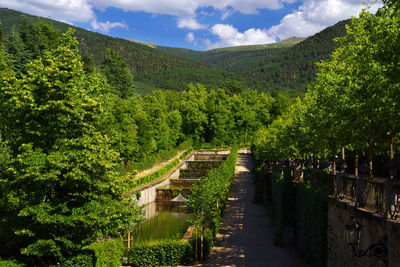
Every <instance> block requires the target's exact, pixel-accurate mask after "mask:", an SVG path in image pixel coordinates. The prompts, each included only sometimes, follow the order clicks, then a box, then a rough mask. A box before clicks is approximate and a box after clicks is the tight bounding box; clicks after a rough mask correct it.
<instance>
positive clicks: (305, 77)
mask: <svg viewBox="0 0 400 267" xmlns="http://www.w3.org/2000/svg"><path fill="white" fill-rule="evenodd" d="M24 20H25V21H26V20H28V21H31V22H35V23H45V24H48V25H51V26H52V27H53V28H55V29H58V30H59V31H60V32H65V31H66V30H67V29H68V27H71V28H74V29H75V36H76V37H77V39H78V41H79V43H80V51H81V54H83V55H84V56H85V57H86V58H91V60H93V62H94V63H95V64H96V65H98V66H99V65H101V63H102V61H103V60H104V57H105V52H106V49H107V48H112V49H114V50H117V51H118V52H119V53H120V54H121V56H122V58H123V59H124V60H125V61H126V63H127V65H128V68H129V70H130V72H131V73H132V75H133V79H134V86H135V88H136V92H138V93H144V92H149V91H152V90H154V89H167V90H183V89H185V88H186V87H187V85H188V84H189V83H201V84H203V85H204V86H206V87H207V88H210V89H212V88H217V87H219V86H221V84H223V83H224V82H225V81H226V80H238V81H240V82H241V83H242V85H243V86H245V87H250V88H253V89H257V90H260V91H266V92H270V93H273V94H275V93H277V92H284V93H286V94H289V95H292V96H295V95H299V94H300V95H301V94H302V93H304V91H305V89H306V84H307V83H308V82H309V81H311V80H312V79H313V76H314V73H315V71H316V67H315V62H317V61H320V60H321V59H325V58H327V57H328V55H329V53H330V52H331V51H332V50H333V49H334V47H335V43H334V41H333V39H334V38H335V37H338V36H341V35H343V34H344V33H345V27H344V25H345V24H346V23H348V21H342V22H340V23H338V24H336V25H334V26H332V27H329V28H327V29H325V30H323V31H322V32H320V33H317V34H316V35H314V36H311V37H309V38H306V39H305V38H290V39H288V40H284V41H282V42H278V43H274V44H268V45H255V46H237V47H228V48H221V49H213V50H208V51H194V50H190V49H182V48H172V47H164V46H158V45H156V44H150V43H145V42H141V41H132V40H127V39H120V38H114V37H110V36H106V35H103V34H99V33H95V32H91V31H88V30H85V29H82V28H78V27H74V26H71V25H68V24H65V23H61V22H58V21H54V20H51V19H47V18H40V17H36V16H31V15H27V14H24V13H21V12H17V11H13V10H10V9H5V8H0V21H1V23H2V27H3V31H4V34H5V35H7V34H9V33H10V31H11V29H12V26H13V25H17V26H14V27H20V25H22V23H23V22H24Z"/></svg>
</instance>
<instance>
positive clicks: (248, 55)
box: [155, 37, 305, 73]
mask: <svg viewBox="0 0 400 267" xmlns="http://www.w3.org/2000/svg"><path fill="white" fill-rule="evenodd" d="M303 40H305V38H296V37H293V38H289V39H287V40H284V41H281V42H277V43H272V44H264V45H245V46H232V47H224V48H218V49H212V50H206V51H194V50H190V49H183V48H175V47H166V46H156V47H155V48H156V49H158V50H160V51H164V52H167V53H170V54H173V55H176V56H179V57H183V58H187V59H191V60H194V61H198V62H201V63H205V64H208V65H211V66H214V67H218V68H221V69H222V70H225V71H229V72H235V73H239V72H241V71H244V70H247V69H248V68H250V67H251V66H252V65H254V64H255V63H258V62H259V61H260V60H263V59H264V58H267V57H270V56H273V55H277V54H279V53H280V52H281V51H282V50H283V49H285V48H289V47H292V46H294V45H295V44H298V43H300V42H301V41H303Z"/></svg>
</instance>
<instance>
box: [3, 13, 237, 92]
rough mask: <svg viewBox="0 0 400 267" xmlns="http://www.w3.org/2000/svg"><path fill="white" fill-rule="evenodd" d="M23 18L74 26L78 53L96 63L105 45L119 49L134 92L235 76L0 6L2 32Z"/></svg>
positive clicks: (212, 84) (218, 81)
mask: <svg viewBox="0 0 400 267" xmlns="http://www.w3.org/2000/svg"><path fill="white" fill-rule="evenodd" d="M26 20H29V21H32V22H39V23H45V24H48V25H51V26H52V27H53V28H55V29H57V30H59V31H61V32H65V31H66V30H67V29H68V27H71V28H73V29H75V34H74V36H76V38H77V40H78V41H79V49H80V51H81V54H83V55H85V54H87V55H90V57H91V58H92V59H93V61H94V63H95V64H96V65H100V64H101V62H102V61H103V59H104V57H105V54H106V48H112V49H116V50H118V51H119V53H120V54H121V55H122V57H123V58H124V59H125V61H126V63H127V64H128V67H129V69H130V71H131V72H132V74H133V78H134V81H135V85H136V87H138V88H136V91H139V92H140V91H143V90H154V88H159V89H170V90H184V89H185V88H186V87H187V85H188V84H189V83H191V82H194V83H196V82H200V83H202V84H204V85H206V86H207V87H210V88H217V87H218V86H219V85H220V84H221V83H223V82H224V81H225V80H226V79H232V78H234V76H233V75H232V74H230V73H227V72H224V71H220V70H219V69H216V68H210V67H209V66H207V65H204V64H199V63H196V62H194V61H190V60H187V59H183V58H179V57H176V56H173V55H170V54H166V53H163V52H161V51H158V50H156V49H153V48H151V47H149V46H147V45H144V44H140V43H137V42H132V41H129V40H126V39H119V38H113V37H110V36H106V35H103V34H99V33H95V32H91V31H87V30H84V29H82V28H78V27H74V26H71V25H68V24H65V23H61V22H58V21H54V20H51V19H47V18H40V17H36V16H31V15H28V14H24V13H21V12H17V11H13V10H10V9H6V8H0V22H1V23H2V25H3V31H4V35H8V34H10V32H12V31H14V30H15V29H17V28H18V27H20V25H22V24H23V23H24V21H26ZM13 25H15V26H13ZM150 88H151V89H150Z"/></svg>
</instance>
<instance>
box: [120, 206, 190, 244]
mask: <svg viewBox="0 0 400 267" xmlns="http://www.w3.org/2000/svg"><path fill="white" fill-rule="evenodd" d="M144 209H145V212H146V221H144V222H143V223H142V224H140V225H139V226H137V227H136V228H135V229H134V231H132V232H131V233H130V234H129V241H130V243H131V244H134V243H139V242H147V241H154V240H160V239H171V238H172V239H175V238H176V239H181V238H182V236H183V235H184V234H185V232H186V230H187V228H188V227H189V225H190V224H189V223H188V222H187V220H188V219H189V218H190V215H189V214H186V213H185V211H186V207H172V206H171V204H170V202H169V201H168V202H153V203H150V204H148V205H146V206H145V207H144ZM124 241H125V242H124V243H125V244H126V245H127V243H128V237H127V235H126V236H125V237H124Z"/></svg>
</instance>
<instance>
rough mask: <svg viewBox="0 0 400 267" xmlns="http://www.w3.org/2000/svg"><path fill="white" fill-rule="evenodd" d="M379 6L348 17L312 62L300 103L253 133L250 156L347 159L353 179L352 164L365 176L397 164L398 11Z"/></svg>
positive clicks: (382, 172) (385, 171)
mask: <svg viewBox="0 0 400 267" xmlns="http://www.w3.org/2000/svg"><path fill="white" fill-rule="evenodd" d="M385 4H386V5H385V6H384V7H383V8H381V9H380V10H379V11H378V12H377V13H376V14H375V15H373V14H371V13H369V12H367V11H363V12H361V13H360V15H359V18H353V19H352V20H351V27H350V26H348V27H347V28H346V35H344V36H343V37H341V38H339V39H338V47H337V48H336V49H335V50H334V52H333V53H332V54H331V56H330V58H329V59H328V60H325V61H322V62H321V63H319V64H318V73H317V76H316V79H315V80H314V81H313V82H312V83H311V84H310V85H309V87H308V91H307V93H306V95H305V97H304V99H303V100H300V99H298V100H297V102H296V104H294V105H293V106H291V107H290V108H289V109H288V110H287V111H286V112H284V114H283V115H282V116H280V117H278V118H277V119H276V120H275V121H274V122H273V123H272V124H270V125H269V126H268V127H267V128H264V129H260V130H259V132H258V133H257V134H256V136H257V140H256V141H255V142H254V151H255V155H256V157H258V158H260V159H270V160H273V159H281V158H305V157H310V156H311V155H313V156H314V157H317V158H325V157H326V156H327V157H330V158H334V157H335V155H336V156H337V155H338V154H342V157H343V158H344V157H345V154H347V155H346V158H349V160H348V164H349V165H348V166H349V170H350V171H351V172H352V171H353V170H354V173H355V175H356V176H357V175H358V168H359V166H362V167H363V170H364V172H365V171H366V172H367V173H364V174H367V175H369V176H370V177H372V176H373V175H379V176H383V177H389V176H390V174H389V172H388V170H389V166H397V165H396V164H398V163H395V162H393V160H394V153H395V151H396V150H397V149H398V145H395V144H398V140H399V124H398V123H397V122H398V121H399V117H398V116H399V114H400V112H399V111H400V101H399V96H400V91H399V90H400V87H399V85H400V83H399V77H400V66H399V62H400V54H399V53H398V51H399V49H400V43H399V37H400V25H399V23H400V11H399V7H400V6H399V4H398V2H397V1H385ZM345 151H347V152H345ZM389 160H392V161H391V163H390V164H389V165H388V162H389ZM373 161H374V162H375V163H376V164H374V166H375V168H373V164H372V163H373ZM360 168H361V167H360ZM391 175H392V176H393V174H391Z"/></svg>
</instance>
